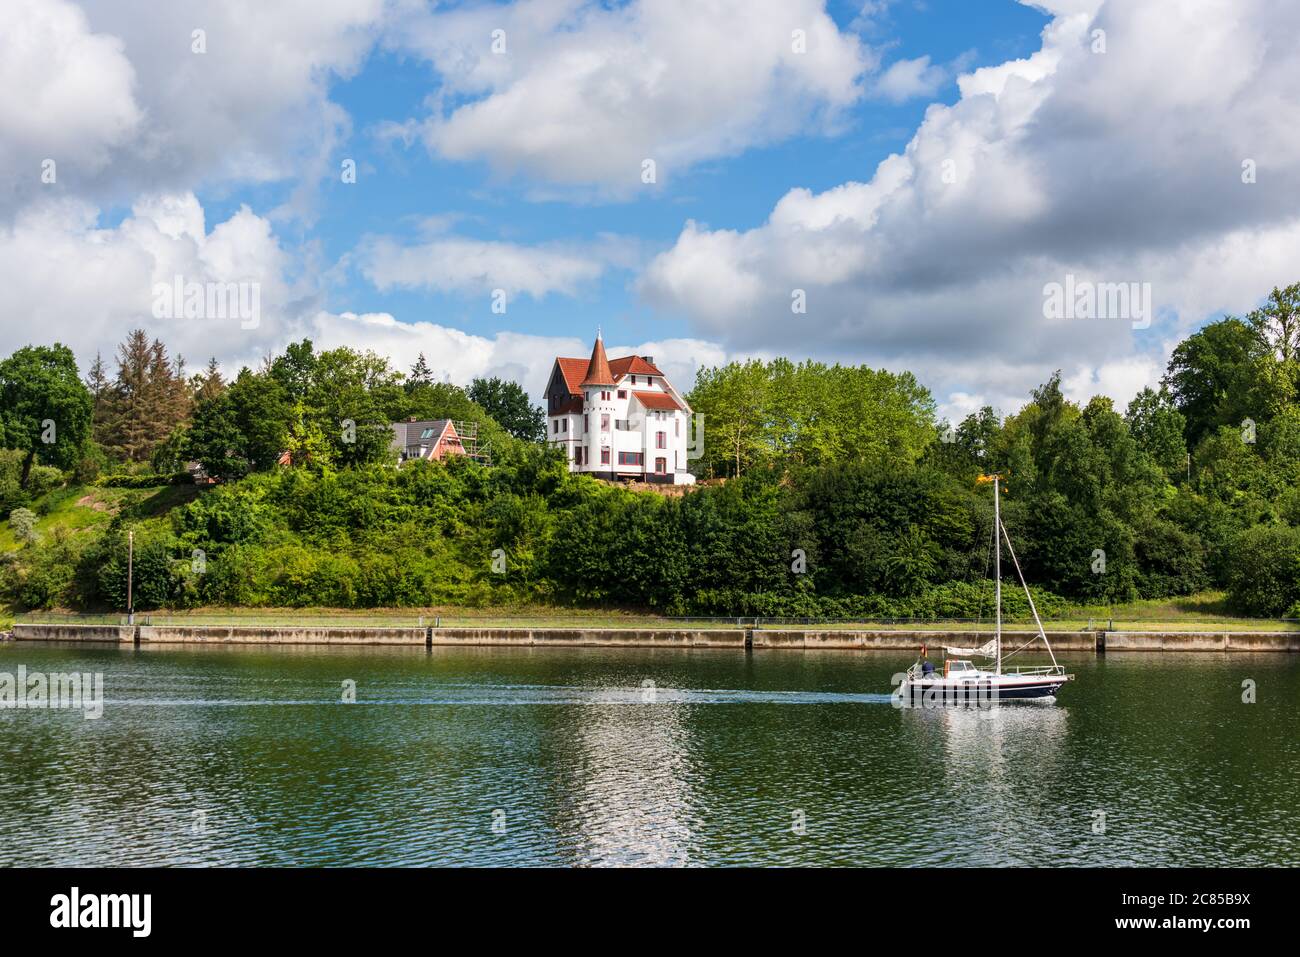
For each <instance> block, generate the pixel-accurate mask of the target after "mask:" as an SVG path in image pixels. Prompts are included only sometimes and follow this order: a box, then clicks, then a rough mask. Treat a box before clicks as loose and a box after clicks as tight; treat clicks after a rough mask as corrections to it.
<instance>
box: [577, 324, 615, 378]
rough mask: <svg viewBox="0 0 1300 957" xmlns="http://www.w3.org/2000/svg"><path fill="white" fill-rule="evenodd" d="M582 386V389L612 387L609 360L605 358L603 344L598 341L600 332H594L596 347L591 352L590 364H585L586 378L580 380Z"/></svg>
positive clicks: (612, 375) (612, 374)
mask: <svg viewBox="0 0 1300 957" xmlns="http://www.w3.org/2000/svg"><path fill="white" fill-rule="evenodd" d="M582 385H583V388H586V387H587V386H612V385H614V373H612V372H610V371H609V360H608V359H606V358H605V343H604V342H602V341H601V339H600V330H597V331H596V345H595V347H594V348H593V349H592V350H591V362H589V363H588V364H587V377H586V378H585V379H583V380H582Z"/></svg>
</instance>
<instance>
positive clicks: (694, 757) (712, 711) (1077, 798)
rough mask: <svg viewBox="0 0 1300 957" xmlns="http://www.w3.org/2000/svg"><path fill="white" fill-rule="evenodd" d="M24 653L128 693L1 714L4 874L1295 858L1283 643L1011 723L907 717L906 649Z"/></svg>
mask: <svg viewBox="0 0 1300 957" xmlns="http://www.w3.org/2000/svg"><path fill="white" fill-rule="evenodd" d="M19 664H25V665H27V667H28V668H29V669H33V670H43V671H47V672H48V671H72V670H77V671H91V672H94V671H100V672H103V673H104V689H105V699H106V700H105V706H104V716H103V718H101V719H100V720H97V721H87V720H85V719H83V718H82V717H81V714H80V713H79V712H59V711H24V712H16V711H0V768H3V778H2V780H3V784H2V785H0V798H2V799H3V801H4V804H5V808H6V812H5V814H4V815H3V816H0V863H3V864H29V865H46V864H71V865H77V864H82V865H85V864H177V865H195V864H207V865H232V864H255V865H285V864H313V865H358V864H398V865H426V864H438V863H443V864H487V865H500V864H506V865H538V864H541V865H652V866H678V865H709V864H833V865H844V864H885V865H1005V864H1030V865H1048V864H1050V865H1085V864H1101V865H1112V864H1138V865H1175V864H1185V865H1193V864H1210V865H1233V864H1285V865H1295V864H1297V863H1300V833H1298V832H1300V829H1297V828H1295V827H1293V826H1292V825H1291V824H1290V821H1291V820H1292V815H1293V811H1294V808H1295V807H1296V806H1297V803H1298V799H1300V734H1298V733H1297V732H1300V720H1298V719H1297V713H1296V710H1295V708H1294V705H1295V703H1296V702H1297V701H1300V664H1298V663H1297V662H1296V661H1295V660H1294V657H1293V656H1288V655H1276V656H1274V655H1259V656H1244V655H1239V656H1233V657H1229V656H1226V655H1224V656H1220V655H1187V656H1180V655H1123V656H1121V655H1113V656H1111V657H1110V658H1108V659H1094V658H1091V657H1081V658H1077V659H1075V660H1073V661H1072V662H1071V670H1072V671H1074V672H1076V673H1077V675H1078V680H1077V681H1075V682H1073V683H1072V684H1071V685H1070V686H1068V687H1067V688H1066V689H1065V691H1063V693H1062V695H1061V698H1060V700H1059V701H1057V702H1055V703H1045V702H1016V703H1007V704H1002V705H998V706H996V707H994V708H992V709H988V710H983V709H959V708H947V709H918V708H909V709H898V708H894V707H892V706H891V699H890V696H889V689H890V676H891V675H892V674H894V673H895V672H897V671H898V670H899V667H900V662H899V661H897V660H894V659H893V658H892V657H891V656H889V655H887V654H861V653H855V652H839V651H836V652H794V651H789V652H785V651H776V652H757V653H754V654H749V655H746V654H741V653H737V652H735V651H731V650H709V651H703V650H682V649H532V648H478V649H455V648H439V649H434V650H432V651H426V650H424V649H418V648H416V649H410V648H388V649H374V648H369V649H343V648H273V647H268V648H237V649H230V648H220V647H196V648H186V649H179V650H176V649H173V650H167V651H157V650H131V649H126V650H122V649H117V648H102V649H87V648H77V647H44V646H34V645H27V644H12V643H11V644H5V645H0V671H4V672H9V673H13V672H15V671H16V669H17V667H18V665H19ZM1244 678H1251V679H1253V680H1254V681H1256V683H1257V685H1258V689H1259V696H1258V701H1259V703H1258V704H1254V705H1246V704H1243V703H1242V702H1241V700H1240V687H1241V682H1242V680H1243V679H1244ZM348 681H352V682H355V685H356V699H357V700H356V703H355V704H344V703H342V695H341V689H342V687H343V685H344V682H348ZM647 689H650V690H649V691H647ZM1099 824H1100V826H1099Z"/></svg>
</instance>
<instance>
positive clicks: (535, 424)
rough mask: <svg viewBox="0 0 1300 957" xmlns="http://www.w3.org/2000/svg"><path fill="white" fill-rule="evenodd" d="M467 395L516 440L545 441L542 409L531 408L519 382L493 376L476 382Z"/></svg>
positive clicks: (544, 417) (544, 420)
mask: <svg viewBox="0 0 1300 957" xmlns="http://www.w3.org/2000/svg"><path fill="white" fill-rule="evenodd" d="M467 395H468V397H469V399H470V401H471V402H473V403H475V404H476V405H478V406H479V407H481V408H482V409H483V411H484V412H486V413H487V414H488V415H490V416H491V417H492V418H493V419H494V420H495V421H496V422H497V424H499V425H500V426H501V427H502V428H503V429H505V430H506V431H507V432H509V433H510V434H511V435H513V436H514V437H515V438H517V439H521V440H523V441H525V442H542V441H544V440H545V439H546V413H545V412H544V411H543V410H542V408H541V406H537V405H533V403H532V400H531V399H529V398H528V393H527V392H525V391H524V390H523V387H522V386H520V385H519V383H517V382H511V381H510V380H508V379H501V378H498V377H496V376H493V377H492V378H490V379H475V380H474V381H473V382H471V383H470V385H469V391H468V393H467Z"/></svg>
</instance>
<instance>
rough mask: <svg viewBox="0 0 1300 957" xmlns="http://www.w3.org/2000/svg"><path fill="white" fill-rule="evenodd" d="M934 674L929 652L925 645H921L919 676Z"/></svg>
mask: <svg viewBox="0 0 1300 957" xmlns="http://www.w3.org/2000/svg"><path fill="white" fill-rule="evenodd" d="M932 674H934V662H933V661H931V660H930V656H929V653H928V652H927V651H926V650H925V645H922V646H921V677H923V678H924V677H927V676H928V675H932Z"/></svg>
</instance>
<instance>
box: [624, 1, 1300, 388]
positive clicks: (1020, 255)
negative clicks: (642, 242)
mask: <svg viewBox="0 0 1300 957" xmlns="http://www.w3.org/2000/svg"><path fill="white" fill-rule="evenodd" d="M1037 5H1038V6H1042V7H1044V8H1047V9H1050V10H1052V11H1055V12H1056V13H1058V16H1057V17H1056V18H1055V19H1053V20H1052V21H1051V23H1050V24H1049V25H1048V26H1047V27H1046V28H1045V30H1044V32H1043V42H1042V49H1041V50H1040V51H1038V52H1036V53H1035V54H1033V55H1032V56H1030V57H1027V58H1025V59H1022V60H1015V61H1011V62H1008V63H1004V64H1000V65H997V66H990V67H985V68H982V69H978V70H975V71H973V72H971V73H968V74H965V75H963V76H961V77H960V78H959V80H958V85H959V89H960V91H961V99H960V100H959V101H958V102H957V103H955V104H953V105H951V106H947V105H943V104H934V105H931V106H930V107H929V108H928V110H927V112H926V116H925V119H924V121H923V122H922V124H921V125H920V127H919V129H918V130H917V132H916V134H915V136H914V137H913V139H912V140H911V142H910V143H909V144H908V146H907V148H906V150H905V151H904V152H903V153H902V154H899V155H895V156H891V157H889V158H888V159H886V160H885V161H884V162H882V163H881V164H880V165H879V167H878V168H877V169H876V171H875V174H874V176H873V177H871V178H870V179H869V180H868V181H867V182H851V183H846V184H844V185H842V186H839V187H836V188H834V189H831V190H827V191H825V192H822V193H812V192H810V191H808V190H806V189H802V188H796V189H793V190H791V191H790V192H789V193H788V194H787V195H786V196H785V197H784V198H782V199H781V200H780V202H778V203H777V204H776V206H775V208H774V209H773V211H772V213H771V215H770V216H769V218H768V220H767V221H766V222H765V223H763V224H761V225H759V226H756V227H754V228H749V229H742V230H736V229H726V228H720V229H709V228H706V227H704V226H702V225H700V224H698V223H689V222H688V223H687V224H686V225H685V227H684V229H683V230H682V233H681V235H680V237H679V238H678V240H677V242H676V244H675V245H674V246H673V247H672V248H671V249H669V250H668V251H666V252H664V253H662V254H661V255H660V256H658V257H657V258H656V259H655V260H653V261H652V262H651V264H650V265H649V266H648V267H647V269H646V270H645V272H644V274H643V275H642V277H641V279H640V289H641V292H642V295H643V297H644V298H645V299H646V300H648V301H649V302H650V303H652V304H654V305H656V306H658V307H661V308H663V309H666V310H670V311H672V312H674V313H678V314H683V315H685V316H687V317H688V318H690V319H691V320H693V322H694V324H695V327H696V328H697V329H698V330H699V332H700V333H701V334H703V335H706V336H708V337H709V338H711V339H716V340H719V341H721V342H722V343H724V344H725V345H726V347H727V348H729V349H731V350H738V351H745V350H758V349H770V350H784V351H787V352H790V353H792V354H807V353H809V352H811V353H813V354H820V355H822V356H826V357H834V358H838V357H846V358H847V357H852V358H854V359H857V360H860V361H869V362H873V363H887V364H889V365H890V366H892V367H898V368H912V369H914V370H916V371H917V372H918V374H920V375H921V376H922V381H925V382H927V383H928V384H930V385H931V386H932V387H933V388H934V389H935V391H936V393H937V395H938V397H939V398H940V400H941V402H945V403H948V402H951V408H952V409H953V410H956V409H957V408H959V407H963V406H964V405H966V404H968V403H969V401H970V400H971V398H972V397H974V396H979V397H981V398H983V399H985V400H986V401H991V402H992V403H993V404H994V405H997V406H1001V407H1002V408H1003V409H1004V410H1009V409H1010V408H1013V407H1014V406H1015V405H1018V404H1019V403H1020V402H1022V401H1023V400H1024V398H1025V397H1026V396H1027V394H1028V391H1029V389H1030V388H1032V387H1033V386H1034V385H1036V384H1038V383H1040V382H1042V381H1044V380H1045V379H1046V378H1047V376H1048V375H1050V374H1051V372H1052V370H1054V369H1056V368H1061V369H1062V370H1063V374H1064V375H1065V376H1066V379H1067V382H1069V383H1071V384H1072V387H1073V386H1075V385H1077V389H1076V391H1077V392H1078V394H1080V395H1082V392H1083V391H1086V390H1087V389H1089V388H1096V389H1100V390H1105V391H1108V392H1110V393H1111V394H1113V395H1114V397H1115V398H1116V399H1117V400H1118V401H1120V402H1123V401H1126V400H1127V398H1128V397H1129V396H1130V395H1131V394H1132V393H1133V392H1134V391H1136V389H1137V388H1140V386H1141V385H1145V384H1147V383H1148V382H1149V381H1151V380H1152V379H1153V378H1154V377H1155V376H1156V375H1157V374H1158V372H1159V364H1160V363H1161V362H1163V360H1164V357H1165V356H1166V355H1167V349H1168V347H1169V346H1170V345H1171V344H1172V343H1173V342H1174V341H1176V339H1177V338H1178V336H1179V335H1181V334H1183V333H1185V332H1186V331H1187V330H1188V329H1189V327H1191V326H1192V325H1194V324H1197V323H1199V322H1201V321H1203V320H1204V319H1205V318H1207V317H1208V316H1210V315H1212V314H1213V313H1215V312H1216V311H1218V310H1223V309H1228V310H1244V309H1247V308H1249V307H1250V306H1251V305H1252V304H1253V303H1254V302H1255V301H1257V300H1258V299H1259V298H1261V297H1262V296H1263V295H1264V294H1265V293H1266V292H1267V291H1268V289H1269V288H1271V287H1272V286H1273V285H1274V284H1278V283H1285V282H1289V281H1294V280H1295V279H1296V278H1300V277H1298V276H1297V273H1296V265H1295V264H1296V262H1297V261H1298V260H1300V127H1298V126H1297V125H1296V124H1295V123H1294V122H1293V118H1294V95H1295V94H1294V91H1295V90H1297V89H1300V49H1298V48H1297V47H1296V46H1295V45H1294V44H1289V43H1279V42H1277V40H1276V38H1278V37H1280V36H1291V35H1295V34H1297V33H1300V8H1297V7H1296V6H1295V5H1294V4H1291V3H1287V2H1283V0H1235V2H1229V0H1184V2H1181V3H1179V4H1176V5H1175V4H1127V3H1108V4H1105V5H1104V6H1102V5H1101V4H1100V3H1098V2H1092V3H1089V2H1085V0H1074V2H1071V0H1053V2H1050V3H1048V2H1044V3H1040V4H1037ZM1093 8H1097V13H1096V17H1095V19H1094V17H1093V16H1092V13H1091V11H1092V9H1093ZM1095 29H1102V30H1104V31H1105V34H1106V38H1107V44H1106V47H1107V50H1106V52H1105V53H1094V52H1092V46H1093V30H1095ZM1246 159H1253V160H1254V161H1255V162H1256V164H1257V166H1258V171H1259V173H1258V182H1257V183H1255V184H1251V185H1248V184H1245V183H1243V182H1242V178H1241V170H1242V163H1243V161H1244V160H1246ZM1067 274H1074V275H1075V276H1076V277H1077V278H1079V279H1082V280H1092V281H1107V282H1149V283H1151V286H1152V292H1153V297H1154V300H1155V306H1156V317H1155V321H1154V322H1153V324H1152V326H1151V327H1150V328H1149V329H1145V330H1143V329H1134V328H1133V327H1132V323H1131V322H1128V321H1125V320H1122V319H1107V320H1074V321H1057V322H1049V321H1047V320H1045V319H1044V313H1043V287H1044V285H1045V284H1046V283H1049V282H1062V281H1064V278H1065V276H1066V275H1067ZM796 288H799V289H804V290H805V291H806V294H807V303H808V311H807V314H806V315H796V314H792V313H791V308H790V303H791V290H793V289H796ZM1005 403H1009V404H1005Z"/></svg>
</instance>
